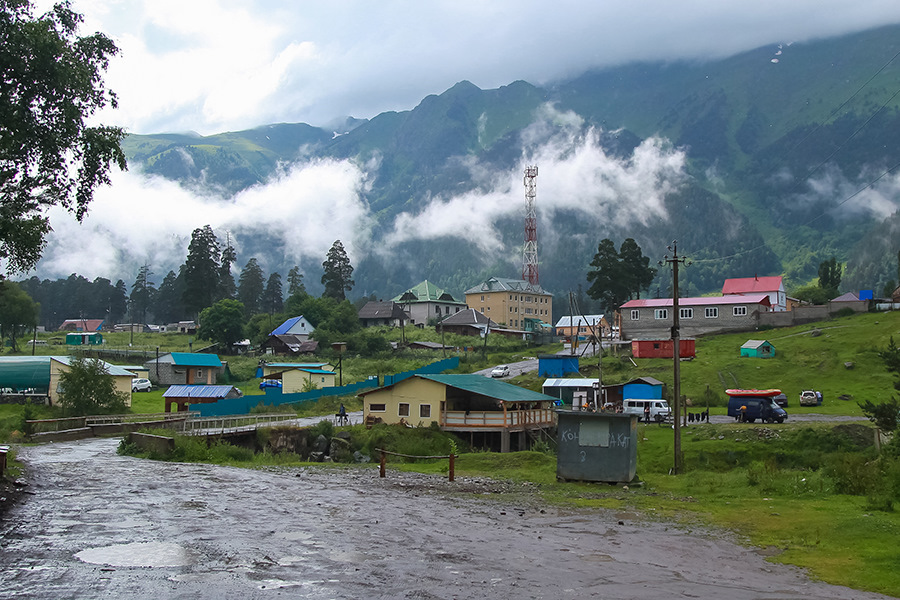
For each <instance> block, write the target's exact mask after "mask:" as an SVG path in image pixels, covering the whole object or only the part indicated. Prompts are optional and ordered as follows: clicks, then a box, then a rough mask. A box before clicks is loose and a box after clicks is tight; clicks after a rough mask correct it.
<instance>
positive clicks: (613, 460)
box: [556, 410, 637, 483]
mask: <svg viewBox="0 0 900 600" xmlns="http://www.w3.org/2000/svg"><path fill="white" fill-rule="evenodd" d="M556 414H557V417H558V429H557V431H558V432H559V451H558V453H557V458H556V478H557V479H558V480H560V481H569V480H572V481H601V482H607V483H628V482H629V481H631V480H632V479H634V475H635V472H636V471H637V417H636V416H635V415H627V414H622V413H613V412H602V411H601V412H583V411H572V410H558V411H556Z"/></svg>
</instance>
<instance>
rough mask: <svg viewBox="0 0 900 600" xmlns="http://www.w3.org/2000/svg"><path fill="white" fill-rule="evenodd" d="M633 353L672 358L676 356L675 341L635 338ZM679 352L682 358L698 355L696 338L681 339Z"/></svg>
mask: <svg viewBox="0 0 900 600" xmlns="http://www.w3.org/2000/svg"><path fill="white" fill-rule="evenodd" d="M631 354H632V355H633V356H634V357H635V358H672V357H673V356H675V342H674V341H672V340H633V341H632V342H631ZM678 354H679V356H681V358H694V357H695V356H697V352H696V345H695V343H694V340H693V339H692V338H685V339H682V340H679V341H678Z"/></svg>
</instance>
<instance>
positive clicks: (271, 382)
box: [259, 379, 281, 390]
mask: <svg viewBox="0 0 900 600" xmlns="http://www.w3.org/2000/svg"><path fill="white" fill-rule="evenodd" d="M280 387H281V380H280V379H263V380H262V381H260V382H259V389H261V390H264V389H266V388H280Z"/></svg>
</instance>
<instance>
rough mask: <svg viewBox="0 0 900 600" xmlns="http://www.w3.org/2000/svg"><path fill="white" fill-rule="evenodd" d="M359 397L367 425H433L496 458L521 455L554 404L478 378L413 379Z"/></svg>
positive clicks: (550, 418)
mask: <svg viewBox="0 0 900 600" xmlns="http://www.w3.org/2000/svg"><path fill="white" fill-rule="evenodd" d="M360 396H361V397H362V398H363V417H364V419H365V422H366V423H368V424H372V423H378V422H380V423H388V424H403V425H408V426H411V427H429V426H431V425H432V424H436V425H437V426H438V427H440V428H441V429H442V430H443V431H449V432H453V433H457V434H460V435H461V436H468V437H469V442H470V444H472V445H473V446H474V447H483V448H487V449H491V450H499V451H500V452H509V451H510V450H512V449H516V450H525V449H527V448H528V447H529V444H530V442H529V440H530V439H531V438H532V436H539V435H543V434H544V432H546V430H548V429H549V428H551V427H553V425H554V423H555V421H554V419H555V414H554V412H553V406H554V403H555V402H556V400H557V399H556V398H554V397H552V396H548V395H546V394H541V393H539V392H533V391H531V390H528V389H525V388H521V387H519V386H517V385H512V384H510V383H505V382H503V381H497V380H494V379H491V378H488V377H484V376H482V375H414V376H412V377H409V378H406V379H403V380H401V381H398V382H397V383H394V384H392V385H388V386H384V387H380V388H377V389H374V390H369V391H365V392H361V393H360Z"/></svg>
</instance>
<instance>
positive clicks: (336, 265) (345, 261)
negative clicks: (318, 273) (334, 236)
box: [322, 240, 353, 300]
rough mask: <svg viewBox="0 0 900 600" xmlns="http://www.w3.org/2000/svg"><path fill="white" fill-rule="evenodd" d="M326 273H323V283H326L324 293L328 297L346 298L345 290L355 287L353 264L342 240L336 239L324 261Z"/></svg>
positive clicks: (323, 266)
mask: <svg viewBox="0 0 900 600" xmlns="http://www.w3.org/2000/svg"><path fill="white" fill-rule="evenodd" d="M322 268H323V269H324V270H325V273H324V274H323V275H322V283H323V284H324V285H325V292H324V293H323V294H322V295H323V296H326V297H328V298H335V299H337V300H344V299H345V298H346V296H345V295H344V292H345V291H346V292H349V291H350V290H351V289H353V279H351V276H352V275H353V265H351V264H350V258H349V257H348V256H347V253H346V252H345V251H344V245H343V244H341V240H335V242H334V243H333V244H332V245H331V249H330V250H329V251H328V255H327V256H326V257H325V262H323V263H322Z"/></svg>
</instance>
